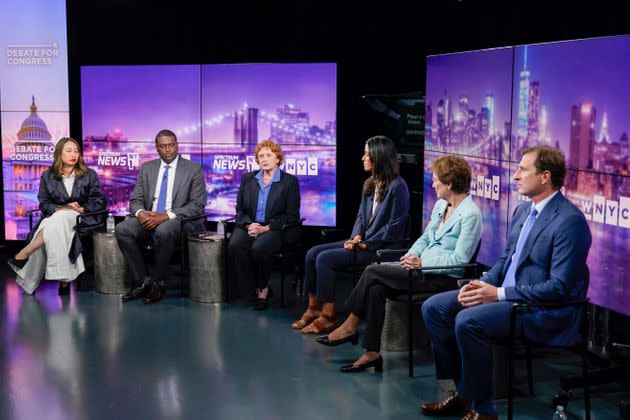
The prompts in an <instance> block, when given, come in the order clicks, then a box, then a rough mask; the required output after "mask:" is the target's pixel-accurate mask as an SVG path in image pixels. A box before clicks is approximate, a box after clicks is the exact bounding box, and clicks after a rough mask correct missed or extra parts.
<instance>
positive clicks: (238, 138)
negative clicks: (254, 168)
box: [233, 104, 258, 146]
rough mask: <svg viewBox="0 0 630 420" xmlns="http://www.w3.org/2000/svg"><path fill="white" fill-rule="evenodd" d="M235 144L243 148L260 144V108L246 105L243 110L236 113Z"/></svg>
mask: <svg viewBox="0 0 630 420" xmlns="http://www.w3.org/2000/svg"><path fill="white" fill-rule="evenodd" d="M233 142H234V144H240V145H241V146H245V145H247V144H257V143H258V108H249V107H248V106H247V104H245V107H244V108H243V109H239V110H236V111H234V140H233Z"/></svg>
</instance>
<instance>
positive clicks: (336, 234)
mask: <svg viewBox="0 0 630 420" xmlns="http://www.w3.org/2000/svg"><path fill="white" fill-rule="evenodd" d="M410 231H411V217H409V216H407V220H406V221H405V238H404V239H403V246H407V247H409V246H410V242H411V238H410V237H409V233H410ZM348 237H349V235H344V231H343V230H341V229H337V228H327V229H322V242H321V243H322V244H325V243H328V242H334V241H340V240H342V239H347V238H348ZM361 243H362V242H359V243H357V244H355V245H354V247H353V248H352V250H353V251H354V255H353V261H352V265H351V266H350V267H348V269H347V270H346V272H347V273H349V274H350V275H351V276H352V284H353V286H356V284H357V282H358V281H359V278H360V277H361V274H363V272H364V271H365V268H366V267H367V266H368V264H359V263H358V262H357V254H358V253H359V251H360V247H359V245H360V244H361ZM378 252H379V251H377V256H378ZM401 255H402V254H401ZM377 261H378V260H377Z"/></svg>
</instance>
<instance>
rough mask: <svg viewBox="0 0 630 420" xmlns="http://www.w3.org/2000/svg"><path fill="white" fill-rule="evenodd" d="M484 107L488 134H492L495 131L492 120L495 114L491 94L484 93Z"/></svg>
mask: <svg viewBox="0 0 630 420" xmlns="http://www.w3.org/2000/svg"><path fill="white" fill-rule="evenodd" d="M484 102H485V107H486V108H487V109H488V130H489V131H490V134H491V135H493V134H494V133H495V132H496V126H495V125H494V124H495V121H494V115H495V109H494V107H495V99H494V95H493V94H489V95H486V98H485V101H484Z"/></svg>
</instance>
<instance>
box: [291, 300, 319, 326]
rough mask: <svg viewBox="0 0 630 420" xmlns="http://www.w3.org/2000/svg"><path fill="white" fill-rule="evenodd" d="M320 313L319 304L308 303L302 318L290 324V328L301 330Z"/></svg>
mask: <svg viewBox="0 0 630 420" xmlns="http://www.w3.org/2000/svg"><path fill="white" fill-rule="evenodd" d="M308 311H314V312H316V315H310V314H309V313H308ZM321 314H322V308H321V307H320V306H313V305H309V306H308V309H307V310H306V311H305V312H304V314H303V315H302V318H300V319H298V320H297V321H295V322H294V323H293V324H291V329H293V330H301V329H302V328H304V327H306V326H307V325H310V324H311V322H313V321H315V320H316V319H317V318H319V317H320V316H321Z"/></svg>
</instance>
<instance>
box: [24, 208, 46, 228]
mask: <svg viewBox="0 0 630 420" xmlns="http://www.w3.org/2000/svg"><path fill="white" fill-rule="evenodd" d="M35 213H39V214H42V210H41V209H40V208H39V207H36V208H34V209H29V210H26V214H28V230H29V232H30V231H31V230H33V215H34V214H35Z"/></svg>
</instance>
